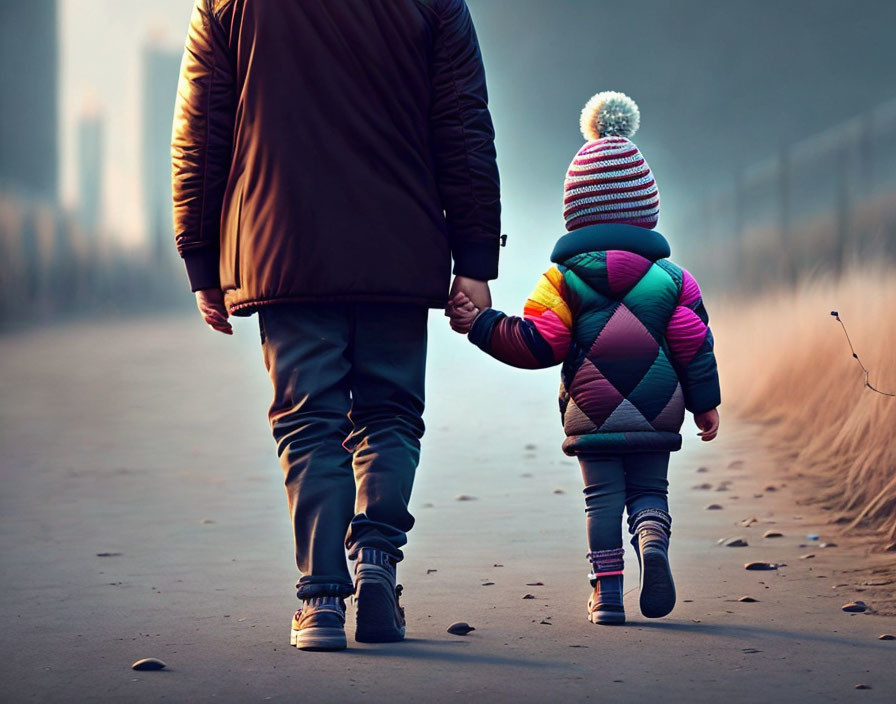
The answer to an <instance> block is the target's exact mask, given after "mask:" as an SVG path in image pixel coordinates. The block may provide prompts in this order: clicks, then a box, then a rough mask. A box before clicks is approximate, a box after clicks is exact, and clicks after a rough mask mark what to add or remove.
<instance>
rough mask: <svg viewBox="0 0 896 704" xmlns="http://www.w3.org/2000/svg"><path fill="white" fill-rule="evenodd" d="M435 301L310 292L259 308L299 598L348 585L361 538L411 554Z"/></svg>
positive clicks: (347, 589)
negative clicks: (335, 298)
mask: <svg viewBox="0 0 896 704" xmlns="http://www.w3.org/2000/svg"><path fill="white" fill-rule="evenodd" d="M427 313H428V311H427V309H426V308H424V307H422V306H416V305H410V304H383V303H301V304H290V303H283V304H274V305H268V306H264V307H262V308H260V310H259V313H258V319H259V328H260V332H261V339H262V349H263V352H264V362H265V366H266V367H267V369H268V372H269V373H270V375H271V381H272V382H273V386H274V399H273V401H272V402H271V406H270V410H269V413H268V417H269V419H270V423H271V429H272V431H273V434H274V439H275V441H276V443H277V454H278V455H279V457H280V464H281V465H282V467H283V471H284V473H285V483H286V496H287V499H288V503H289V512H290V515H291V517H292V522H293V528H294V533H295V555H296V566H297V567H298V568H299V572H300V573H301V578H300V580H299V583H298V584H297V585H296V586H297V589H298V595H299V597H300V598H310V597H312V596H320V595H333V594H335V595H339V596H347V595H349V594H351V593H352V591H353V587H352V579H351V576H350V575H349V572H348V565H347V562H346V554H345V550H346V548H347V549H348V551H349V558H354V556H355V554H356V553H357V551H358V549H359V548H361V547H376V548H379V549H381V550H385V551H387V552H388V553H390V554H391V555H392V556H393V557H394V559H395V560H396V561H397V560H401V559H402V553H401V550H400V548H401V547H402V546H403V545H404V544H405V543H406V542H407V532H408V531H409V530H410V529H411V527H412V526H413V525H414V517H413V516H412V515H411V514H410V513H409V511H408V501H409V500H410V496H411V488H412V486H413V482H414V474H415V471H416V468H417V463H418V461H419V458H420V438H421V437H422V436H423V431H424V426H423V420H422V415H423V404H424V379H425V368H426V322H427Z"/></svg>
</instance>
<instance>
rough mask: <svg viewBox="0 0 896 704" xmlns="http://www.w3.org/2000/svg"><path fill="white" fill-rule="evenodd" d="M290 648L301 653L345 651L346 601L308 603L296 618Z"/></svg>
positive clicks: (328, 599)
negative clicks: (292, 647) (291, 646)
mask: <svg viewBox="0 0 896 704" xmlns="http://www.w3.org/2000/svg"><path fill="white" fill-rule="evenodd" d="M289 644H290V645H294V646H295V647H297V648H298V649H299V650H345V646H346V642H345V601H343V599H342V598H341V597H338V596H316V597H312V598H310V599H304V600H303V601H302V608H301V609H299V610H298V611H296V612H295V614H294V615H293V617H292V634H291V635H290V637H289Z"/></svg>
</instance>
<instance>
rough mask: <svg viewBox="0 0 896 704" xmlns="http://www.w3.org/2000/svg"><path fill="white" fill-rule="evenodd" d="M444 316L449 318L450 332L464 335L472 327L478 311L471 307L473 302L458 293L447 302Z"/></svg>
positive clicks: (463, 294)
mask: <svg viewBox="0 0 896 704" xmlns="http://www.w3.org/2000/svg"><path fill="white" fill-rule="evenodd" d="M445 315H446V316H448V318H449V322H450V324H451V329H452V330H454V331H455V332H459V333H461V334H462V335H466V334H467V333H468V332H470V328H471V327H473V321H475V320H476V316H477V315H479V309H478V308H477V307H476V306H475V305H473V301H471V300H470V299H469V297H467V295H466V294H465V293H461V292H458V293H456V294H455V295H454V298H452V299H451V300H450V301H448V306H447V307H446V308H445Z"/></svg>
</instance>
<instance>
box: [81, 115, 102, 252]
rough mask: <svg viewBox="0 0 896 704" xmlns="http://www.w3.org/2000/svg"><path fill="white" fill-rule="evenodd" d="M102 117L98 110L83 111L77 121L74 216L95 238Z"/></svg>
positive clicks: (99, 181) (100, 183) (99, 190)
mask: <svg viewBox="0 0 896 704" xmlns="http://www.w3.org/2000/svg"><path fill="white" fill-rule="evenodd" d="M103 129H104V127H103V118H102V115H101V114H100V112H99V110H96V109H91V110H88V111H86V112H85V113H84V114H83V115H82V116H81V118H80V119H79V120H78V130H77V168H78V215H79V218H80V220H81V223H82V225H83V226H84V228H85V229H86V230H87V233H88V235H89V236H90V237H91V238H93V239H95V238H96V237H97V235H98V230H99V227H100V220H101V217H102V213H101V208H102V203H103V143H104V137H103Z"/></svg>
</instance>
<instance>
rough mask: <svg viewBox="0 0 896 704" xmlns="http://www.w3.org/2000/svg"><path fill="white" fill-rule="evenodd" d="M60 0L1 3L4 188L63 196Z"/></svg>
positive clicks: (52, 198)
mask: <svg viewBox="0 0 896 704" xmlns="http://www.w3.org/2000/svg"><path fill="white" fill-rule="evenodd" d="M58 64H59V41H58V25H57V7H56V0H19V1H11V0H3V1H2V2H0V96H2V99H0V187H3V188H7V189H10V190H14V191H21V192H24V193H27V194H28V195H30V196H35V197H37V198H40V199H44V200H47V201H49V202H52V203H55V202H56V200H57V197H58V181H59V179H58V162H59V135H58V112H59V97H58V93H59V91H58V80H59V79H58V76H59V71H58Z"/></svg>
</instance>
